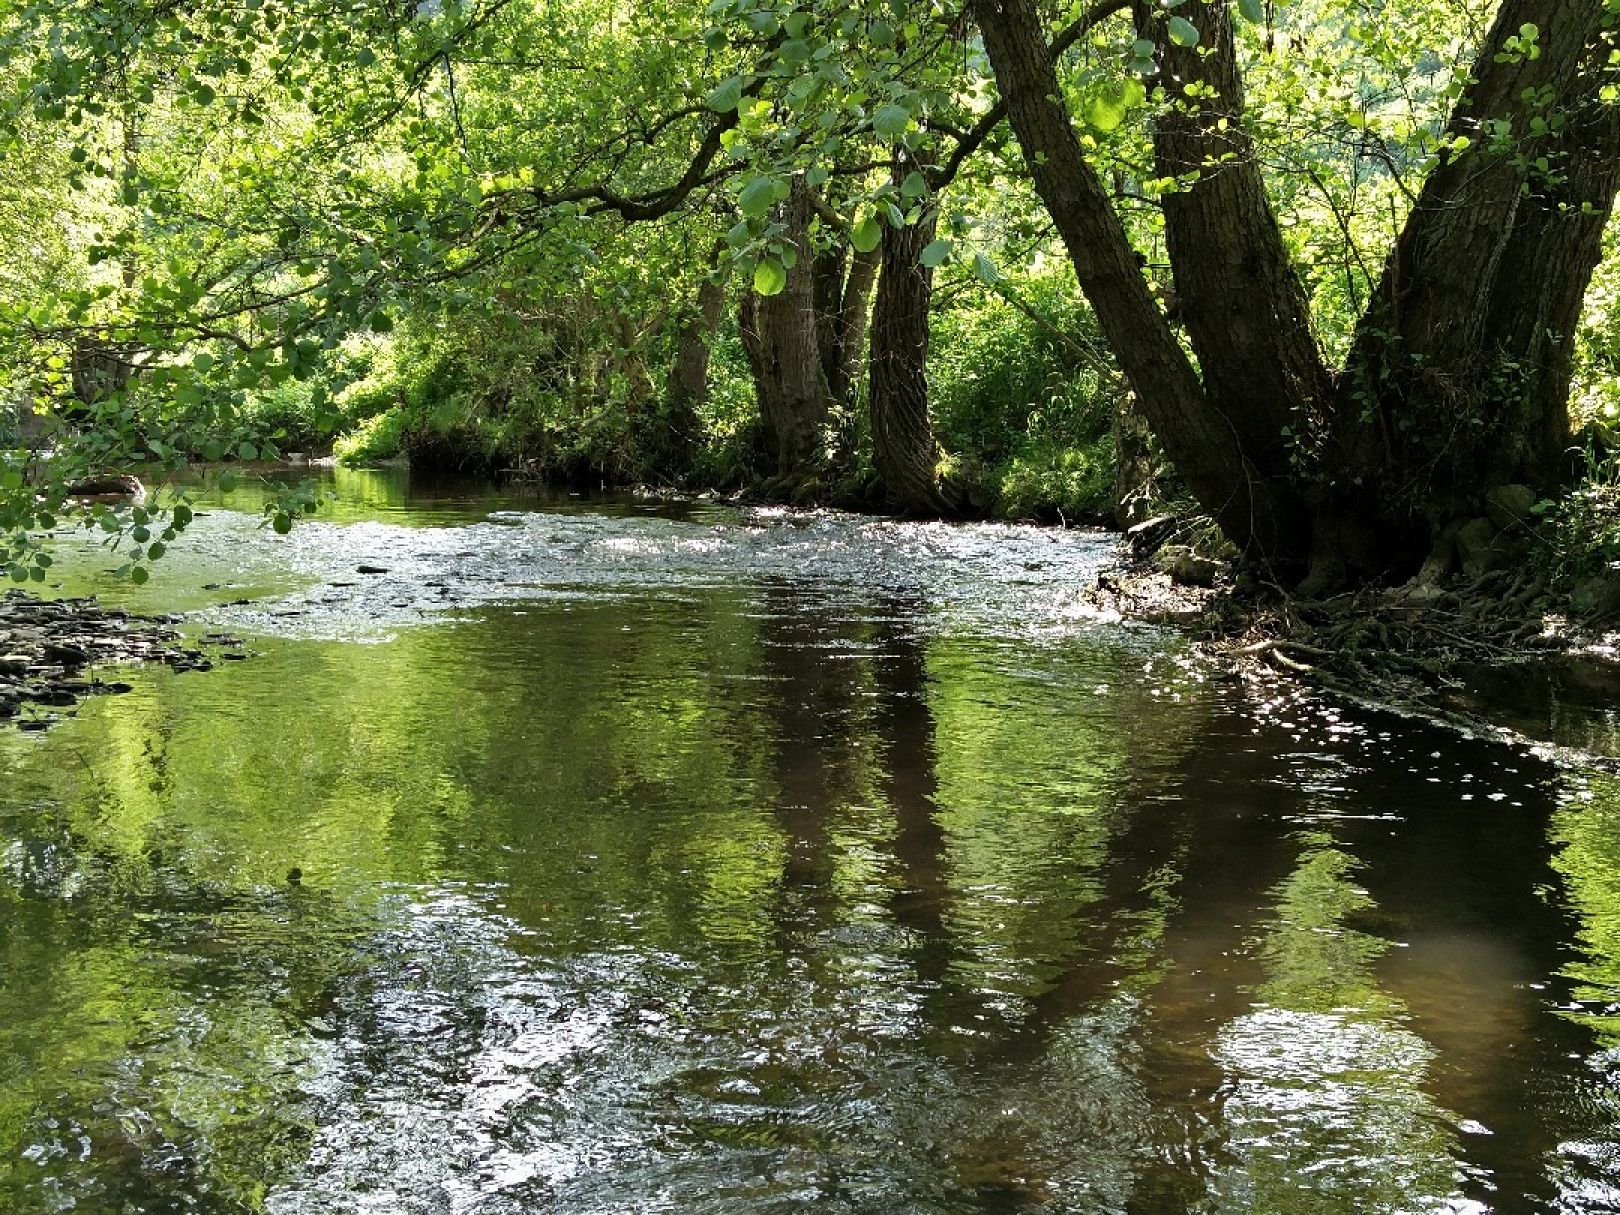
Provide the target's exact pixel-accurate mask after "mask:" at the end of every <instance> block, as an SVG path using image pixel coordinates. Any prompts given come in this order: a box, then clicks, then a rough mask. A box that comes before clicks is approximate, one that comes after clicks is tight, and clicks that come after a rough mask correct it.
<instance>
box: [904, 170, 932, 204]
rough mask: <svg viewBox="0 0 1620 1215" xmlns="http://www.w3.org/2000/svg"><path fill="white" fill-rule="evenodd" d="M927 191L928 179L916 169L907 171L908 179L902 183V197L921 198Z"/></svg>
mask: <svg viewBox="0 0 1620 1215" xmlns="http://www.w3.org/2000/svg"><path fill="white" fill-rule="evenodd" d="M927 193H928V180H927V178H925V177H924V176H923V175H922V174H921V173H919V172H917V170H915V169H913V170H912V171H911V172H909V173H907V174H906V179H905V180H904V181H903V182H901V183H900V196H901V197H902V198H907V199H911V198H921V197H922V196H923V195H924V194H927Z"/></svg>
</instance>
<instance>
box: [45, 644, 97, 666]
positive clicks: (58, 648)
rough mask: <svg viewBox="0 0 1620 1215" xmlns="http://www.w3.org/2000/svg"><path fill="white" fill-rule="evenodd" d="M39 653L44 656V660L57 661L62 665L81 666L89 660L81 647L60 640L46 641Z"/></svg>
mask: <svg viewBox="0 0 1620 1215" xmlns="http://www.w3.org/2000/svg"><path fill="white" fill-rule="evenodd" d="M40 653H42V654H43V655H44V656H45V661H46V662H54V663H59V664H61V665H62V666H64V667H82V666H84V664H85V663H87V662H89V661H90V655H89V654H88V653H87V652H86V651H85V650H84V649H83V648H82V647H80V646H76V645H66V644H64V643H63V642H60V641H47V642H46V643H45V648H44V649H43V650H41V651H40Z"/></svg>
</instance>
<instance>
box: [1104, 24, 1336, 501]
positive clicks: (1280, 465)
mask: <svg viewBox="0 0 1620 1215" xmlns="http://www.w3.org/2000/svg"><path fill="white" fill-rule="evenodd" d="M1174 11H1175V12H1176V14H1177V15H1179V16H1180V17H1182V18H1184V19H1185V20H1187V21H1189V22H1191V23H1192V24H1193V26H1194V27H1196V28H1197V30H1198V31H1199V39H1198V42H1197V44H1196V45H1195V46H1180V45H1178V44H1177V43H1176V42H1175V41H1174V40H1172V39H1171V38H1170V37H1169V36H1168V33H1167V30H1168V25H1167V24H1166V21H1165V11H1164V10H1163V9H1162V8H1161V7H1159V6H1158V5H1156V4H1149V3H1147V0H1136V3H1135V5H1134V7H1133V15H1134V18H1135V21H1136V27H1137V36H1138V37H1139V38H1145V39H1147V40H1149V41H1152V42H1155V43H1156V44H1157V45H1158V52H1157V54H1158V62H1159V73H1158V76H1157V77H1156V81H1157V83H1158V84H1159V85H1160V87H1162V89H1163V90H1164V93H1165V96H1166V99H1167V100H1168V101H1169V102H1170V103H1171V104H1170V105H1169V106H1167V107H1165V108H1164V109H1163V110H1162V111H1161V112H1160V113H1159V114H1158V115H1157V116H1156V117H1155V119H1154V123H1153V151H1154V161H1155V165H1156V167H1157V169H1158V172H1159V175H1160V176H1161V177H1178V178H1183V179H1187V178H1191V179H1192V184H1191V185H1190V186H1188V187H1187V188H1186V189H1182V190H1177V191H1174V192H1172V193H1170V194H1168V195H1166V196H1165V199H1164V208H1163V209H1164V236H1165V245H1166V248H1167V250H1168V252H1169V255H1170V263H1171V267H1172V271H1173V274H1174V281H1175V289H1176V298H1177V300H1178V301H1179V302H1180V310H1179V313H1178V319H1179V320H1180V321H1181V323H1182V324H1183V326H1185V328H1186V330H1187V336H1188V338H1189V339H1190V340H1191V342H1192V347H1193V351H1194V352H1195V353H1196V354H1197V356H1198V364H1199V367H1200V368H1201V369H1202V371H1203V382H1204V393H1205V395H1206V396H1207V398H1208V404H1207V408H1209V409H1212V410H1214V411H1215V412H1216V413H1217V414H1219V415H1220V416H1221V417H1222V418H1224V419H1225V420H1226V421H1227V422H1228V423H1229V424H1230V425H1231V427H1232V429H1233V432H1234V433H1235V435H1236V436H1237V439H1238V441H1239V443H1240V444H1241V445H1242V447H1243V451H1244V454H1245V455H1246V457H1247V458H1248V460H1249V461H1250V463H1251V464H1252V465H1253V467H1254V468H1255V470H1256V471H1257V472H1258V473H1259V474H1260V475H1262V476H1264V477H1266V478H1267V480H1268V482H1269V483H1270V484H1271V486H1272V488H1271V491H1270V492H1271V493H1272V494H1274V495H1277V496H1279V497H1281V498H1283V499H1289V498H1291V497H1293V491H1292V490H1291V489H1290V488H1289V482H1290V480H1291V478H1292V475H1293V468H1292V453H1291V451H1290V448H1289V445H1288V441H1287V436H1288V435H1289V434H1290V433H1292V432H1296V431H1298V430H1300V429H1301V423H1302V413H1303V412H1304V411H1305V410H1308V409H1311V408H1315V407H1317V406H1318V405H1319V403H1320V402H1322V401H1324V400H1326V399H1327V397H1328V392H1329V382H1330V381H1329V376H1328V372H1327V368H1326V367H1325V366H1324V364H1323V362H1322V354H1321V350H1320V348H1319V347H1318V346H1317V342H1316V337H1315V335H1314V333H1313V332H1312V328H1311V316H1310V306H1309V304H1308V302H1307V300H1306V297H1305V291H1304V288H1303V287H1302V286H1301V284H1300V281H1299V276H1298V275H1297V274H1296V273H1295V272H1294V267H1293V265H1292V263H1291V262H1290V261H1289V258H1288V253H1287V250H1286V249H1285V248H1284V247H1283V241H1282V232H1281V230H1280V229H1279V228H1278V226H1277V217H1276V215H1275V213H1274V212H1273V210H1272V207H1271V200H1270V199H1269V198H1268V197H1267V195H1266V186H1265V182H1264V181H1263V180H1262V178H1261V175H1260V166H1259V164H1258V162H1257V161H1256V159H1255V154H1254V145H1253V143H1252V141H1251V140H1250V138H1249V135H1248V133H1247V132H1246V131H1245V130H1244V126H1243V105H1244V100H1243V80H1242V76H1241V74H1240V72H1239V70H1238V63H1237V50H1236V46H1235V44H1234V42H1233V31H1232V18H1231V10H1230V9H1229V8H1228V7H1227V5H1226V3H1225V2H1224V0H1190V2H1189V3H1187V4H1185V5H1182V6H1180V7H1178V8H1176V9H1175V10H1174Z"/></svg>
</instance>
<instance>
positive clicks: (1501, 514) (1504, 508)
mask: <svg viewBox="0 0 1620 1215" xmlns="http://www.w3.org/2000/svg"><path fill="white" fill-rule="evenodd" d="M1539 501H1541V498H1540V496H1539V495H1538V494H1537V493H1536V491H1535V490H1533V489H1531V488H1530V487H1529V486H1528V485H1518V484H1510V485H1498V486H1497V487H1496V488H1495V489H1493V490H1491V492H1490V493H1488V494H1486V495H1485V514H1486V516H1487V517H1488V518H1489V519H1490V521H1491V522H1492V523H1494V524H1496V526H1497V527H1504V528H1506V527H1522V526H1525V525H1526V524H1530V523H1534V522H1535V518H1536V515H1535V506H1536V503H1537V502H1539Z"/></svg>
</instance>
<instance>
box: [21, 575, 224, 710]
mask: <svg viewBox="0 0 1620 1215" xmlns="http://www.w3.org/2000/svg"><path fill="white" fill-rule="evenodd" d="M177 620H178V618H177V617H168V616H164V617H158V616H136V615H132V614H131V613H129V612H126V611H123V610H122V609H119V608H108V607H103V606H102V605H101V604H100V603H99V602H97V600H96V599H94V598H88V599H57V600H45V599H40V598H38V597H36V596H34V595H30V594H28V593H27V592H25V591H17V590H13V591H8V592H7V593H6V594H5V595H4V596H0V720H3V721H5V722H8V723H15V724H16V725H17V727H18V728H19V729H23V730H41V729H45V728H46V727H48V726H49V725H50V724H51V723H52V722H54V721H55V720H56V719H57V714H56V713H55V712H52V710H56V709H64V708H71V707H72V706H73V705H76V704H78V703H79V701H80V700H82V699H84V698H85V697H86V696H94V695H105V694H109V693H118V692H127V691H129V690H130V685H129V684H127V683H123V682H120V681H118V680H116V679H114V680H104V679H102V678H100V676H99V675H97V674H96V673H95V672H96V668H101V667H122V666H129V665H132V664H135V663H149V662H161V663H163V664H165V665H166V666H169V667H171V668H173V669H174V670H177V671H204V670H207V669H208V668H210V667H211V666H213V659H211V658H210V657H209V656H208V655H207V654H205V653H204V652H203V651H202V650H200V649H196V648H193V647H191V646H188V645H187V644H186V642H185V639H184V638H183V636H182V635H181V633H180V632H179V630H178V629H176V628H175V627H173V626H174V625H175V623H176V622H177ZM207 640H208V642H209V643H210V644H211V645H213V646H215V647H219V648H220V650H221V652H222V653H223V655H224V656H225V657H236V656H239V653H240V649H239V647H240V646H241V642H240V641H238V640H237V639H236V638H233V637H228V636H223V635H211V636H210V637H209V638H208V639H207Z"/></svg>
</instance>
